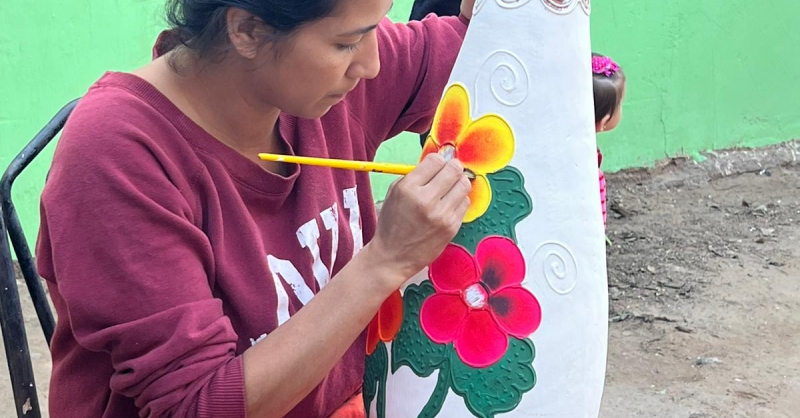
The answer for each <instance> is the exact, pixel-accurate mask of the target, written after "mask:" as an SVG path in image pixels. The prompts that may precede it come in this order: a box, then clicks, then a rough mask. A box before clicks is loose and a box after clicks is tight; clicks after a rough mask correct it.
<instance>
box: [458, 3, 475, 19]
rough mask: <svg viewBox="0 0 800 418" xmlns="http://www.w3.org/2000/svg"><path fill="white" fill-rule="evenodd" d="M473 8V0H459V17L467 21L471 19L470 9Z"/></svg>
mask: <svg viewBox="0 0 800 418" xmlns="http://www.w3.org/2000/svg"><path fill="white" fill-rule="evenodd" d="M474 7H475V0H461V15H463V16H464V17H466V18H467V19H472V9H473V8H474Z"/></svg>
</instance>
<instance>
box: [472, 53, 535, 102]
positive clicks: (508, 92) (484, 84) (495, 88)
mask: <svg viewBox="0 0 800 418" xmlns="http://www.w3.org/2000/svg"><path fill="white" fill-rule="evenodd" d="M529 85H530V76H529V73H528V68H527V67H526V66H525V64H524V63H523V62H522V60H520V59H519V57H517V56H516V55H514V54H513V53H512V52H510V51H505V50H500V51H495V52H494V53H492V54H491V55H489V58H487V59H486V61H485V62H484V63H483V65H482V66H481V68H480V70H478V77H477V79H476V81H475V104H476V106H480V105H481V104H482V103H484V102H485V100H484V99H483V95H484V94H487V93H488V94H491V95H492V96H493V97H494V98H495V100H497V101H498V102H499V103H501V104H503V105H505V106H510V107H513V106H519V105H520V104H522V103H523V102H524V101H525V99H527V98H528V94H529V92H530V89H529ZM487 90H488V91H487ZM476 111H477V112H478V114H481V113H482V112H481V111H480V109H476Z"/></svg>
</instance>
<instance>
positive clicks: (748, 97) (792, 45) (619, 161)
mask: <svg viewBox="0 0 800 418" xmlns="http://www.w3.org/2000/svg"><path fill="white" fill-rule="evenodd" d="M410 5H411V0H397V1H396V2H395V6H394V8H393V10H392V12H391V14H390V17H392V18H393V19H394V20H404V19H405V18H406V17H407V16H408V12H409V9H410ZM593 7H594V10H593V15H592V34H593V44H594V49H595V50H596V51H600V52H603V53H606V54H609V55H612V56H613V57H614V58H615V59H616V60H617V61H618V62H619V63H620V64H621V65H622V66H623V68H624V69H625V71H626V73H627V75H628V80H629V81H628V94H627V99H626V102H625V111H624V114H625V117H624V120H623V123H622V125H621V126H620V128H618V129H617V130H616V131H614V132H611V133H606V134H603V135H600V137H599V142H600V146H601V148H602V149H603V152H604V154H605V161H604V168H605V169H606V170H607V171H616V170H619V169H621V168H625V167H631V166H643V165H649V164H652V162H653V161H655V160H658V159H662V158H665V157H668V156H674V155H677V154H689V155H698V153H699V152H700V151H704V150H709V149H719V148H728V147H734V146H759V145H766V144H771V143H776V142H781V141H786V140H790V139H795V138H800V87H798V83H800V31H799V30H798V29H797V27H798V23H800V22H799V21H798V16H800V3H798V2H796V1H790V0H773V1H772V2H754V1H745V0H729V1H725V2H723V1H706V2H698V1H696V0H673V1H668V2H664V1H639V2H620V1H615V0H595V1H593ZM162 10H163V0H116V1H111V0H38V1H23V0H0V167H1V168H3V169H4V168H5V167H6V166H7V165H8V162H9V161H10V160H11V158H13V156H14V155H16V153H17V152H18V151H19V149H21V148H22V146H23V145H24V144H25V143H27V141H28V140H29V139H30V138H31V137H32V136H33V135H34V134H35V133H36V131H37V130H38V129H39V128H41V126H42V125H44V123H45V122H46V121H47V120H48V119H49V118H50V117H51V116H52V115H53V114H54V113H55V112H56V111H57V110H58V109H59V108H60V107H61V106H62V105H63V104H65V103H66V102H67V101H69V100H71V99H73V98H75V97H78V96H80V95H81V94H83V92H84V91H85V90H86V88H87V87H88V86H89V85H90V84H91V83H92V82H93V81H94V80H96V79H97V78H98V77H99V76H100V75H102V73H103V72H104V71H105V70H108V69H113V70H130V69H133V68H135V67H137V66H139V65H142V64H144V63H146V62H147V61H148V60H149V57H150V46H151V45H152V42H153V40H154V39H155V35H156V34H157V33H158V31H159V28H160V27H162V26H163V19H162V17H161V16H162ZM51 154H52V147H50V148H48V149H47V150H46V151H45V153H44V155H43V158H41V159H40V160H39V161H38V163H35V164H34V166H32V167H31V168H30V169H28V170H27V171H26V172H25V174H23V176H22V177H21V178H20V179H19V180H18V182H17V184H16V186H15V188H14V190H15V196H14V198H15V199H16V202H17V206H18V209H19V210H20V212H21V218H22V222H23V224H24V225H25V226H26V230H27V231H28V234H29V237H30V238H33V237H34V234H35V231H36V230H37V228H38V203H37V201H38V195H39V192H40V190H41V185H42V183H43V181H44V176H45V173H46V170H47V167H48V165H49V164H48V161H49V156H50V155H51ZM418 155H419V146H418V141H417V137H416V136H415V135H411V134H404V135H401V136H400V137H399V138H397V139H394V140H392V141H390V142H388V143H387V144H386V145H385V147H383V148H382V149H381V152H380V153H379V155H378V159H379V160H384V161H395V162H407V163H413V162H414V161H416V159H417V156H418ZM391 180H392V178H391V177H385V176H375V177H374V181H375V196H376V198H381V197H382V196H383V195H384V193H385V190H386V187H387V186H388V184H389V182H390V181H391Z"/></svg>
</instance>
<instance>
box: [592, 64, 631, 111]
mask: <svg viewBox="0 0 800 418" xmlns="http://www.w3.org/2000/svg"><path fill="white" fill-rule="evenodd" d="M592 57H604V55H602V54H597V53H594V52H593V53H592ZM592 87H593V90H594V121H595V123H597V122H600V121H601V120H603V118H604V117H606V116H614V112H616V110H617V108H618V107H619V104H620V102H621V101H622V94H623V93H624V92H625V73H623V72H622V69H621V68H620V69H619V70H617V71H616V72H614V73H612V74H611V75H606V74H605V73H601V74H597V73H594V72H593V73H592Z"/></svg>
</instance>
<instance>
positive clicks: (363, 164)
mask: <svg viewBox="0 0 800 418" xmlns="http://www.w3.org/2000/svg"><path fill="white" fill-rule="evenodd" d="M258 158H260V159H262V160H264V161H275V162H281V163H292V164H304V165H314V166H317V167H330V168H341V169H344V170H354V171H368V172H373V173H386V174H397V175H400V176H404V175H406V174H408V173H410V172H411V171H412V170H413V169H414V168H415V167H416V166H413V165H408V164H392V163H374V162H369V161H352V160H337V159H333V158H316V157H297V156H294V155H279V154H265V153H262V154H258Z"/></svg>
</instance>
